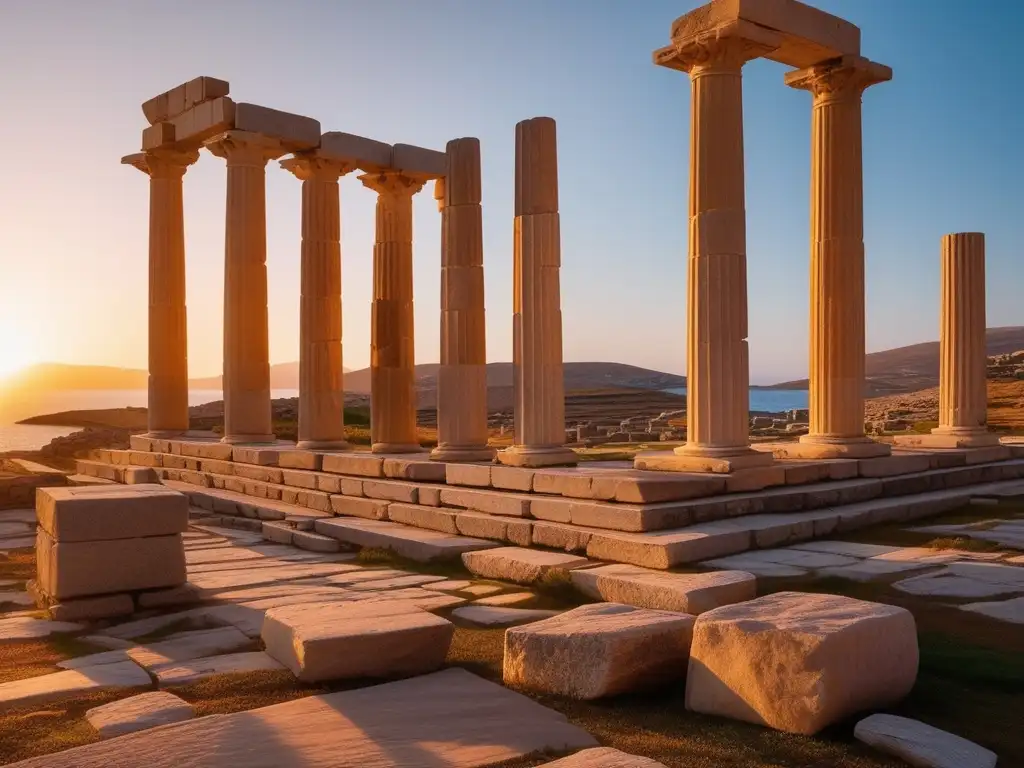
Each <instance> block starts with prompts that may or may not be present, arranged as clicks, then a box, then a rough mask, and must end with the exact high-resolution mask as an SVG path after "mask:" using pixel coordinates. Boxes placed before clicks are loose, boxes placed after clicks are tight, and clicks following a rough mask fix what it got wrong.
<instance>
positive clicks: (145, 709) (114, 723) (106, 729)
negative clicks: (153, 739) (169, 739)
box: [85, 691, 195, 739]
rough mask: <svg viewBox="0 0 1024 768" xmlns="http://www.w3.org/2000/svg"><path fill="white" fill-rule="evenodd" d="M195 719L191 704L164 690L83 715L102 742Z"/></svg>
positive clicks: (119, 701) (133, 697) (88, 711)
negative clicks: (159, 726) (102, 739)
mask: <svg viewBox="0 0 1024 768" xmlns="http://www.w3.org/2000/svg"><path fill="white" fill-rule="evenodd" d="M194 716H195V711H194V710H193V709H192V705H191V704H189V703H188V702H187V701H185V700H183V699H181V698H179V697H177V696H175V695H174V694H173V693H166V692H164V691H151V692H149V693H140V694H139V695H138V696H131V697H129V698H127V699H120V700H118V701H112V702H110V703H109V704H104V705H103V706H101V707H93V708H92V709H90V710H87V711H86V713H85V719H86V720H88V721H89V725H91V726H92V727H93V728H95V729H96V730H97V731H98V732H99V734H100V736H102V737H103V738H105V739H109V738H112V737H114V736H123V735H124V734H126V733H135V732H136V731H144V730H146V729H147V728H154V727H156V726H158V725H167V724H168V723H180V722H181V721H182V720H191V719H192V718H193V717H194Z"/></svg>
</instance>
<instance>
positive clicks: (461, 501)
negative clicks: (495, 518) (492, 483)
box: [441, 488, 531, 517]
mask: <svg viewBox="0 0 1024 768" xmlns="http://www.w3.org/2000/svg"><path fill="white" fill-rule="evenodd" d="M530 501H531V499H530V497H529V496H526V495H519V494H514V493H497V492H495V491H483V490H479V491H478V490H469V489H465V488H443V489H441V503H442V504H444V505H445V506H450V507H462V508H464V509H473V510H476V511H477V512H486V513H488V514H491V515H506V516H508V517H529V516H530Z"/></svg>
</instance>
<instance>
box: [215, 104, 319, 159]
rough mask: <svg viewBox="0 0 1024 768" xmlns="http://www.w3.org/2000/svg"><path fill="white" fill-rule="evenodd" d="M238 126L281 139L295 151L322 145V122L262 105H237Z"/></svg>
mask: <svg viewBox="0 0 1024 768" xmlns="http://www.w3.org/2000/svg"><path fill="white" fill-rule="evenodd" d="M235 128H236V129H237V130H239V131H248V132H249V133H261V134H263V135H264V136H269V137H271V138H274V139H277V140H279V141H280V142H281V144H282V146H284V147H285V148H286V149H288V150H291V151H292V152H300V151H302V150H306V149H314V148H315V147H319V146H320V121H319V120H314V119H313V118H312V117H303V116H302V115H295V114H292V113H291V112H282V111H281V110H279V109H271V108H270V107H261V106H259V105H258V104H245V103H239V104H235Z"/></svg>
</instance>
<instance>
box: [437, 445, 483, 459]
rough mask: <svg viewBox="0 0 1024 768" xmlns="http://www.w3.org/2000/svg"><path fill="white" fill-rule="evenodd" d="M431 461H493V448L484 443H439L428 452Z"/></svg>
mask: <svg viewBox="0 0 1024 768" xmlns="http://www.w3.org/2000/svg"><path fill="white" fill-rule="evenodd" d="M430 458H431V460H432V461H451V462H462V461H493V459H494V449H493V448H488V447H487V446H486V445H464V446H459V445H443V446H442V445H439V446H437V448H435V449H434V450H432V451H431V452H430Z"/></svg>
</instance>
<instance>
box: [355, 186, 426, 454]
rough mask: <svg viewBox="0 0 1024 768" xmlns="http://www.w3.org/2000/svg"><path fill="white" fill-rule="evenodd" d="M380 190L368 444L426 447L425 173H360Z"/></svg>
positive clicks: (385, 448) (374, 447)
mask: <svg viewBox="0 0 1024 768" xmlns="http://www.w3.org/2000/svg"><path fill="white" fill-rule="evenodd" d="M359 180H360V181H361V182H362V183H363V185H364V186H366V187H368V188H369V189H372V190H373V191H374V192H376V193H377V236H376V242H375V243H374V245H373V308H372V318H371V327H370V441H371V448H370V450H371V451H372V452H373V453H413V452H416V451H422V450H423V449H422V448H421V447H420V444H419V438H418V436H417V434H416V359H415V353H414V345H413V321H414V318H413V303H412V302H413V299H412V293H413V291H412V196H413V195H415V194H416V193H417V192H419V191H420V190H421V189H423V185H424V184H425V183H426V179H424V178H421V177H419V176H417V175H415V174H406V173H402V172H399V171H381V172H379V173H367V174H364V175H362V176H360V177H359Z"/></svg>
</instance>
